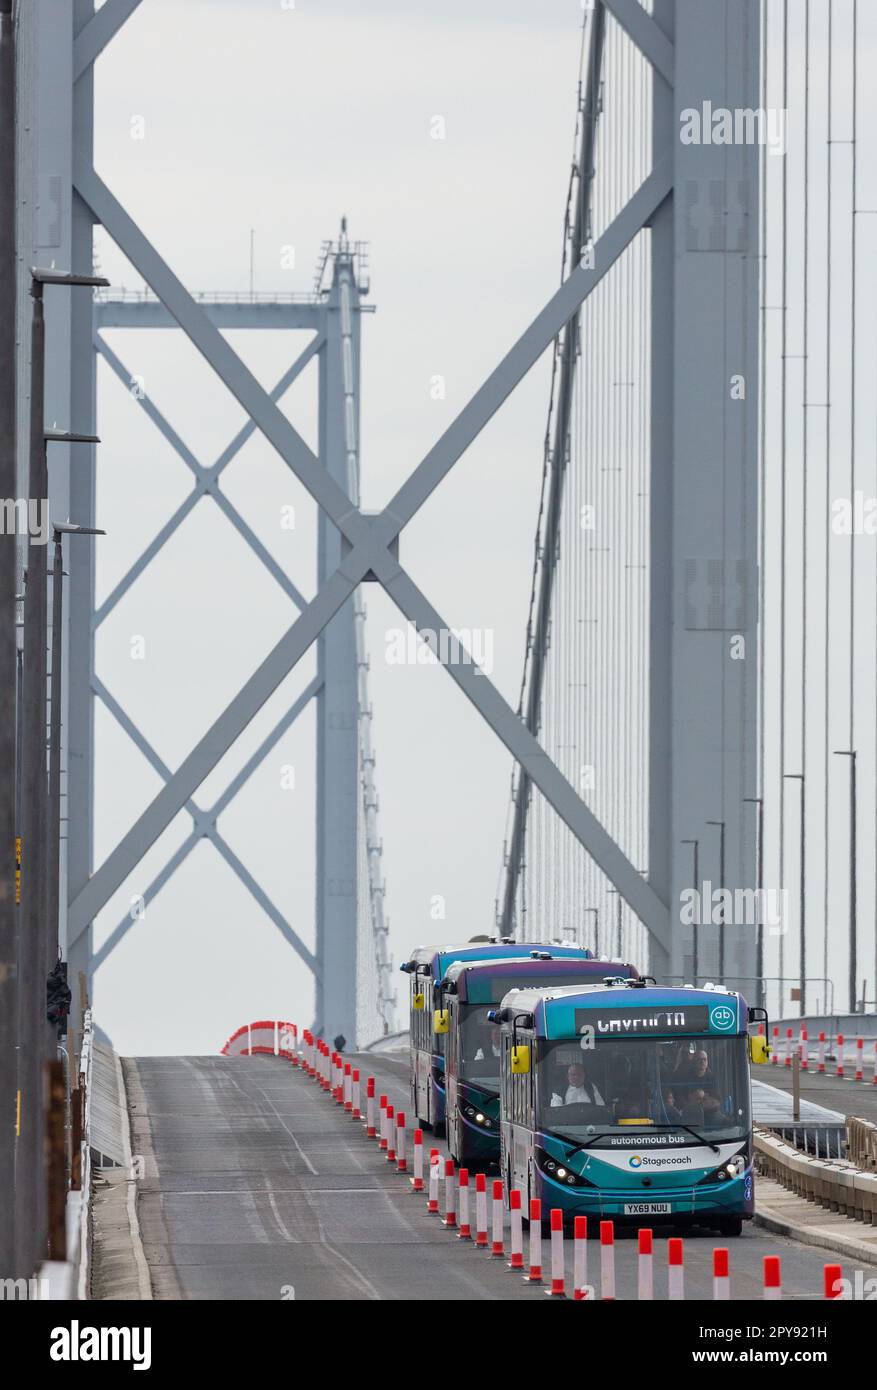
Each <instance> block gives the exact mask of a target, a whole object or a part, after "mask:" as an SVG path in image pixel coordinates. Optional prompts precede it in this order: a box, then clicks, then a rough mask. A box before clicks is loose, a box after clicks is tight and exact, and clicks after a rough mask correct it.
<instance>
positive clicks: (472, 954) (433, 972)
mask: <svg viewBox="0 0 877 1390" xmlns="http://www.w3.org/2000/svg"><path fill="white" fill-rule="evenodd" d="M531 951H547V952H549V953H550V954H551V955H552V956H555V957H558V958H563V959H567V958H571V959H573V960H591V959H592V956H593V952H591V951H589V950H587V949H586V948H585V947H583V946H559V945H555V944H553V943H549V944H546V943H545V942H544V941H464V942H462V943H461V944H460V945H458V946H418V947H417V948H416V950H414V951H412V952H411V955H410V956H409V957H408V960H407V962H406V963H405V964H404V965H403V966H402V967H401V968H402V969H403V970H405V971H407V972H408V973H410V972H411V970H412V969H414V970H416V971H417V973H418V974H424V975H425V974H427V973H428V974H429V975H430V976H431V977H432V979H433V981H438V980H443V979H444V977H445V974H446V972H447V970H448V967H449V966H450V965H453V964H454V962H455V961H460V960H463V961H475V960H508V959H509V958H510V957H514V956H517V957H519V958H520V957H521V956H522V955H529V953H530V952H531ZM424 966H426V967H428V969H426V970H424V968H423V967H424Z"/></svg>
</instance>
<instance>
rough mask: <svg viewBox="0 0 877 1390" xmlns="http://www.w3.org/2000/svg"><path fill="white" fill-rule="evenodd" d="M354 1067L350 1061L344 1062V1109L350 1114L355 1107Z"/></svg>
mask: <svg viewBox="0 0 877 1390" xmlns="http://www.w3.org/2000/svg"><path fill="white" fill-rule="evenodd" d="M352 1072H353V1068H352V1067H351V1065H350V1063H349V1062H345V1063H344V1109H345V1110H346V1111H347V1113H348V1114H349V1113H350V1111H351V1110H352V1109H353V1075H352Z"/></svg>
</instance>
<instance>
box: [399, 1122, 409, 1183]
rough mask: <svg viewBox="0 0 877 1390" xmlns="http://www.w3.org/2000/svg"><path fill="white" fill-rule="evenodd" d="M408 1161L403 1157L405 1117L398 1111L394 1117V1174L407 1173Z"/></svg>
mask: <svg viewBox="0 0 877 1390" xmlns="http://www.w3.org/2000/svg"><path fill="white" fill-rule="evenodd" d="M407 1171H408V1160H407V1159H406V1157H405V1116H404V1114H403V1112H402V1111H401V1110H400V1111H399V1113H398V1115H397V1116H396V1172H397V1173H407Z"/></svg>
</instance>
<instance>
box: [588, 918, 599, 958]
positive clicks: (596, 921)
mask: <svg viewBox="0 0 877 1390" xmlns="http://www.w3.org/2000/svg"><path fill="white" fill-rule="evenodd" d="M585 912H593V914H594V955H595V956H599V954H600V911H599V908H596V907H586V908H585Z"/></svg>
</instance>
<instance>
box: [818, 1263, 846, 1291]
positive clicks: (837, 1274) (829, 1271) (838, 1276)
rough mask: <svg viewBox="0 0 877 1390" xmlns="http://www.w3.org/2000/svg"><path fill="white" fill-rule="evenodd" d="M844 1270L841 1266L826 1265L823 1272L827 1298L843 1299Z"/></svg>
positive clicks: (823, 1286) (823, 1283)
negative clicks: (842, 1282) (842, 1281)
mask: <svg viewBox="0 0 877 1390" xmlns="http://www.w3.org/2000/svg"><path fill="white" fill-rule="evenodd" d="M842 1279H843V1270H842V1268H841V1266H840V1265H826V1266H825V1267H824V1269H823V1271H822V1288H823V1296H824V1297H825V1298H831V1299H834V1298H843V1287H842V1284H841V1280H842Z"/></svg>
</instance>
